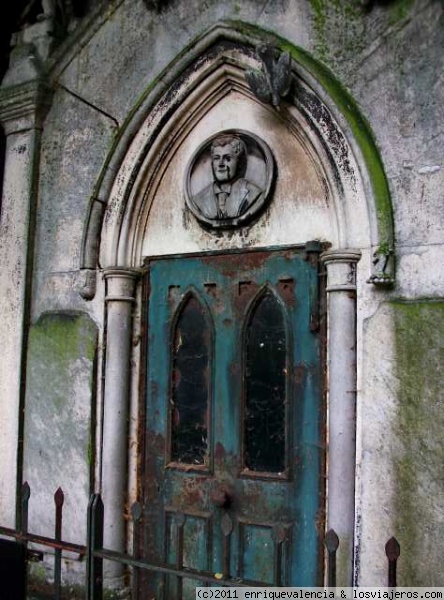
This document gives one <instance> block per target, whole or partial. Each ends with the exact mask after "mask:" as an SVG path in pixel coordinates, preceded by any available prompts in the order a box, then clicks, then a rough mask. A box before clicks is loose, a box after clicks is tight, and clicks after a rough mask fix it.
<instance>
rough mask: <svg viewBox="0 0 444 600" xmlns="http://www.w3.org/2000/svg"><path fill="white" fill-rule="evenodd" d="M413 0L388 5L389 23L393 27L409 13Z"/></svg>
mask: <svg viewBox="0 0 444 600" xmlns="http://www.w3.org/2000/svg"><path fill="white" fill-rule="evenodd" d="M414 2H415V0H394V1H393V2H392V3H391V4H390V22H391V23H392V24H393V25H394V24H395V23H397V22H398V21H402V20H403V19H405V18H406V17H407V16H408V14H409V13H410V10H411V8H412V7H413V4H414Z"/></svg>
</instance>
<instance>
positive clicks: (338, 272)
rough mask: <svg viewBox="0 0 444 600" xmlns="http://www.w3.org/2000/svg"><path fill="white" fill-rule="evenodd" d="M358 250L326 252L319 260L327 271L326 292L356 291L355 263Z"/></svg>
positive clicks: (358, 255) (359, 253)
mask: <svg viewBox="0 0 444 600" xmlns="http://www.w3.org/2000/svg"><path fill="white" fill-rule="evenodd" d="M360 258H361V252H360V250H328V251H327V252H323V253H322V254H321V260H322V262H323V263H324V264H325V265H326V267H327V271H328V281H327V292H344V291H349V290H356V263H357V262H358V261H359V260H360Z"/></svg>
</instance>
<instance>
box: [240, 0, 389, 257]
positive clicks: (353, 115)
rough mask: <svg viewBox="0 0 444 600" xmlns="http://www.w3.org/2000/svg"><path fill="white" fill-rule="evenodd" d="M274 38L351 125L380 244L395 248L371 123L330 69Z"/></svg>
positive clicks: (253, 31) (254, 32) (246, 28)
mask: <svg viewBox="0 0 444 600" xmlns="http://www.w3.org/2000/svg"><path fill="white" fill-rule="evenodd" d="M312 1H313V0H312ZM318 1H319V2H320V3H321V2H323V0H318ZM231 24H232V26H233V27H235V28H237V29H241V31H242V32H244V33H245V34H246V35H249V36H258V35H261V37H266V36H267V35H268V36H269V35H270V33H267V32H265V31H264V30H262V29H260V28H258V27H257V26H251V25H250V24H247V23H242V24H240V23H239V22H238V21H236V22H231ZM274 37H275V42H276V43H277V44H278V45H279V46H280V48H281V50H282V51H287V52H289V53H290V55H291V57H292V58H293V60H294V61H295V62H297V63H299V64H300V65H301V66H302V67H304V68H305V69H306V70H307V71H308V72H309V73H310V74H311V75H312V76H313V77H314V78H315V79H316V80H317V81H318V82H319V84H320V85H321V86H322V87H323V88H324V89H325V91H326V92H327V93H328V94H329V96H330V98H331V99H332V101H333V102H334V103H335V105H336V106H337V108H338V109H339V111H340V112H341V113H342V114H343V116H344V117H345V119H346V121H347V123H348V124H349V126H350V129H351V130H352V133H353V136H354V138H355V141H356V142H357V144H358V145H359V148H360V150H361V152H362V156H363V159H364V161H365V164H366V166H367V170H368V173H369V177H370V181H371V185H372V189H373V194H374V199H375V204H376V206H375V208H376V217H377V223H378V233H379V242H380V244H384V245H387V246H388V247H390V248H393V247H394V226H393V209H392V202H391V197H390V191H389V187H388V182H387V178H386V176H385V172H384V168H383V164H382V159H381V156H380V153H379V151H378V148H377V146H376V142H375V138H374V135H373V133H372V131H371V128H370V125H369V123H368V121H367V120H366V119H365V117H364V116H363V115H362V113H361V112H360V110H359V108H358V106H357V104H356V102H355V101H354V100H353V98H352V97H351V95H350V94H349V93H348V91H347V90H346V89H345V87H344V86H343V85H342V84H341V82H340V81H338V79H336V77H335V76H334V75H333V73H332V72H331V71H330V69H328V67H326V66H325V65H324V64H323V63H322V62H320V61H319V60H317V59H315V58H314V57H313V56H311V55H310V54H309V53H308V52H306V51H305V50H303V49H302V48H299V47H298V46H295V45H293V44H291V43H290V42H288V41H287V40H285V39H283V38H281V37H279V36H277V35H275V36H274Z"/></svg>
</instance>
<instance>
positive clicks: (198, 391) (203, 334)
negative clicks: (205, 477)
mask: <svg viewBox="0 0 444 600" xmlns="http://www.w3.org/2000/svg"><path fill="white" fill-rule="evenodd" d="M211 339H212V336H211V327H210V324H209V318H208V315H207V310H206V307H205V306H204V305H203V304H202V303H201V302H200V301H199V300H198V299H197V297H196V296H195V295H194V294H193V293H190V294H189V295H188V296H187V297H186V298H185V300H184V302H183V303H182V304H181V305H180V306H179V308H178V314H177V316H176V319H175V320H174V321H173V329H172V339H171V355H172V356H171V388H170V389H171V394H170V438H171V440H170V459H171V461H172V462H173V463H184V464H186V465H206V464H208V456H209V436H210V431H209V424H210V419H209V414H210V395H211V373H210V371H211V346H212V344H211Z"/></svg>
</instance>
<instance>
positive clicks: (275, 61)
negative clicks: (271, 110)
mask: <svg viewBox="0 0 444 600" xmlns="http://www.w3.org/2000/svg"><path fill="white" fill-rule="evenodd" d="M256 52H257V56H258V58H259V60H260V61H261V63H262V67H261V69H260V70H258V69H250V70H248V71H247V72H246V73H245V78H246V80H247V82H248V85H249V86H250V88H251V90H252V91H253V93H254V95H255V96H256V97H257V98H259V100H261V101H262V102H266V103H267V104H272V105H273V106H274V107H275V108H277V109H279V106H280V103H281V98H283V97H285V96H286V95H287V94H288V92H289V91H290V86H291V57H290V54H289V53H288V52H282V53H281V52H280V51H279V50H278V49H277V48H276V47H275V46H272V45H270V44H260V45H259V46H258V48H257V51H256Z"/></svg>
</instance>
